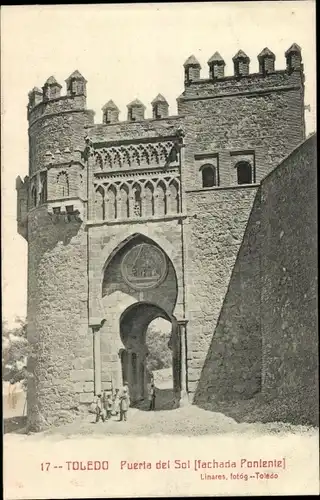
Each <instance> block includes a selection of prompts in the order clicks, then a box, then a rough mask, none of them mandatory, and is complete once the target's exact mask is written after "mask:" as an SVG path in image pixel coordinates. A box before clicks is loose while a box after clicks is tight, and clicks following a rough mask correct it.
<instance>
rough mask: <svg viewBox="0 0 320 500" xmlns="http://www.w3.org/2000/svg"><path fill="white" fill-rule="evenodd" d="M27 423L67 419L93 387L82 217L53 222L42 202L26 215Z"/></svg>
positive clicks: (42, 425)
mask: <svg viewBox="0 0 320 500" xmlns="http://www.w3.org/2000/svg"><path fill="white" fill-rule="evenodd" d="M28 240H29V251H28V260H29V261H28V312H27V321H28V340H29V342H30V344H31V346H32V348H33V356H32V357H31V358H30V359H29V369H30V371H31V376H30V379H29V387H28V426H29V428H30V429H31V430H41V429H43V428H45V427H47V426H49V425H55V424H59V423H63V422H65V421H70V420H72V419H73V418H74V416H75V411H76V410H75V408H76V407H78V406H79V404H80V403H83V402H85V400H86V398H87V396H86V392H87V391H90V392H91V393H93V356H92V353H93V347H92V334H91V333H90V330H89V329H88V312H87V297H88V295H87V294H88V287H87V285H88V282H87V236H86V233H85V232H84V230H83V227H82V225H81V223H77V222H68V223H66V222H64V221H63V220H61V221H60V222H57V223H55V224H54V223H53V222H52V219H51V217H50V216H49V215H48V213H47V210H46V207H43V208H40V207H39V208H37V209H34V210H32V211H31V212H30V214H29V221H28Z"/></svg>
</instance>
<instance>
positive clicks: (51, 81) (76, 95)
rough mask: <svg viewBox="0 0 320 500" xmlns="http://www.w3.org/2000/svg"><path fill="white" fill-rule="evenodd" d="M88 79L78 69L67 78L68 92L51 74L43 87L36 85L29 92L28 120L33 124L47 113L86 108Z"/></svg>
mask: <svg viewBox="0 0 320 500" xmlns="http://www.w3.org/2000/svg"><path fill="white" fill-rule="evenodd" d="M86 84H87V80H86V79H85V78H84V77H83V76H82V75H81V73H80V72H79V71H78V70H76V71H74V72H73V73H72V74H71V75H70V76H69V77H68V78H67V79H66V94H65V95H61V90H62V85H60V83H58V82H57V80H56V79H55V77H54V76H50V77H49V78H48V79H47V80H46V82H45V83H44V85H43V87H42V89H39V88H38V87H34V88H33V89H32V90H31V91H30V92H29V94H28V97H29V102H28V120H29V124H30V125H31V124H32V123H34V122H35V121H37V120H38V119H39V118H41V117H42V116H45V115H52V114H56V113H63V112H66V111H70V110H73V111H75V110H85V109H86V95H87V90H86Z"/></svg>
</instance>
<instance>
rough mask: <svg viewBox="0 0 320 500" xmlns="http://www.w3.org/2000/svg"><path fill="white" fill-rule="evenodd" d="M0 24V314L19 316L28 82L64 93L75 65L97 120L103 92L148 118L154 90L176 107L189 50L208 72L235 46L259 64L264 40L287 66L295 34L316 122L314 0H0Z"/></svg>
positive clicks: (22, 309)
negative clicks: (78, 1) (136, 104)
mask: <svg viewBox="0 0 320 500" xmlns="http://www.w3.org/2000/svg"><path fill="white" fill-rule="evenodd" d="M1 32H2V37H1V46H2V47H1V111H2V120H1V160H2V161H1V180H2V182H1V195H2V196H1V200H2V317H3V320H6V321H7V322H8V324H9V325H13V324H14V322H15V317H16V316H19V317H22V318H23V317H25V316H26V300H27V242H26V241H25V240H24V239H23V238H22V237H21V236H20V235H18V234H17V231H16V191H15V180H16V177H17V176H18V175H20V176H21V177H22V178H23V177H24V176H25V175H27V174H28V123H27V110H26V106H27V101H28V92H29V90H31V89H32V88H33V87H34V86H37V87H42V86H43V84H44V82H45V81H46V80H47V78H48V77H49V76H50V75H54V76H55V77H56V79H57V80H58V82H59V83H61V85H62V86H63V93H64V92H65V79H66V78H67V77H68V76H69V75H70V74H71V73H72V72H73V71H74V70H75V69H78V70H79V71H80V72H81V73H82V74H83V75H84V76H85V78H86V79H87V80H88V84H87V94H88V97H87V104H88V109H93V110H94V111H95V112H96V116H95V122H96V123H101V118H102V111H101V108H102V106H103V105H104V104H105V103H106V102H107V101H108V100H109V99H113V101H114V102H115V103H116V104H117V106H118V107H119V109H120V120H125V119H126V109H127V108H126V105H127V104H128V103H129V102H131V101H132V100H133V99H135V98H138V99H140V100H141V101H142V102H143V103H144V104H145V105H146V106H147V110H146V117H147V118H148V117H151V105H150V103H151V101H152V99H153V98H154V97H155V96H156V95H157V94H158V93H159V92H160V93H161V94H163V95H164V96H165V97H166V99H167V101H168V102H169V105H170V114H176V112H177V110H176V98H177V97H178V96H179V95H180V94H181V92H182V91H183V76H184V75H183V63H184V62H185V60H186V59H187V58H188V56H190V55H191V54H194V55H195V56H196V57H197V59H198V60H199V62H200V63H201V66H202V70H201V77H203V78H206V77H207V76H208V65H207V61H208V59H209V58H210V57H211V55H212V54H213V53H214V52H215V51H219V52H220V54H221V55H222V57H223V58H224V60H225V62H226V68H225V72H226V75H229V74H232V71H233V65H232V57H233V56H234V55H235V54H236V52H237V51H238V50H239V49H242V50H244V51H245V52H246V53H247V54H248V56H249V57H250V58H251V64H250V71H251V72H256V71H257V70H258V61H257V55H258V53H259V52H260V51H261V50H262V49H263V48H264V47H266V46H267V47H269V48H270V49H271V50H272V51H273V52H274V53H275V55H276V69H284V68H285V57H284V52H285V51H286V50H287V49H288V48H289V47H290V45H291V44H292V43H293V42H296V43H298V45H300V47H301V48H302V57H303V63H304V69H305V75H306V81H305V104H306V105H308V104H310V107H311V111H310V112H309V111H306V127H307V134H309V133H311V132H313V131H314V130H315V123H316V114H315V113H316V97H315V89H316V55H315V54H316V49H315V44H316V42H315V3H314V2H313V1H294V2H286V1H281V2H239V3H232V2H226V3H224V2H221V3H218V2H217V3H215V2H209V3H200V2H197V3H185V4H184V3H176V4H173V3H171V4H170V3H167V4H136V5H134V4H127V5H126V4H120V5H116V4H114V5H110V4H109V5H108V4H103V5H66V6H62V5H59V6H19V7H17V6H5V7H2V9H1Z"/></svg>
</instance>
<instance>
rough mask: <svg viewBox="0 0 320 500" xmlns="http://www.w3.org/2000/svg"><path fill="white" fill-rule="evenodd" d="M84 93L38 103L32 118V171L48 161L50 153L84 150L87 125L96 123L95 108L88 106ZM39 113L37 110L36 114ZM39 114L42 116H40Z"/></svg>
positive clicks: (30, 162) (30, 172)
mask: <svg viewBox="0 0 320 500" xmlns="http://www.w3.org/2000/svg"><path fill="white" fill-rule="evenodd" d="M83 100H84V98H83V97H78V98H77V97H76V98H68V99H66V98H61V99H57V100H55V101H52V102H50V101H49V102H48V103H42V104H40V105H38V106H37V107H36V108H35V109H34V110H33V111H32V112H31V114H30V116H29V119H30V122H29V175H30V176H31V175H33V174H34V173H36V172H37V171H38V170H40V169H43V168H44V167H45V166H46V164H47V157H46V153H48V152H51V153H52V154H53V155H54V156H55V157H58V156H59V154H57V151H60V154H63V153H64V151H65V150H66V149H69V150H70V151H71V152H73V151H74V150H75V149H79V150H82V149H83V145H84V136H85V127H86V126H87V125H91V124H92V123H93V111H89V110H86V109H85V102H84V101H83ZM36 113H37V114H36ZM38 115H39V116H38Z"/></svg>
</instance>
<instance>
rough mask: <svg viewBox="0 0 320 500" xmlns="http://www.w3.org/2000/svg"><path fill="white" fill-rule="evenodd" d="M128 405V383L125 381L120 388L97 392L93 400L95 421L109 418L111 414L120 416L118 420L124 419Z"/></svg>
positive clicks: (103, 420) (125, 418)
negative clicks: (107, 391)
mask: <svg viewBox="0 0 320 500" xmlns="http://www.w3.org/2000/svg"><path fill="white" fill-rule="evenodd" d="M129 406H130V396H129V388H128V384H127V383H126V382H125V383H124V384H123V387H122V389H121V390H119V389H116V390H115V391H114V392H112V393H109V394H106V392H105V391H102V394H98V396H97V399H96V402H95V414H96V423H97V422H99V421H100V419H101V420H102V422H105V421H106V420H110V419H111V417H112V416H116V417H117V416H120V418H119V420H120V421H121V422H122V421H126V420H127V413H128V409H129Z"/></svg>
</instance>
